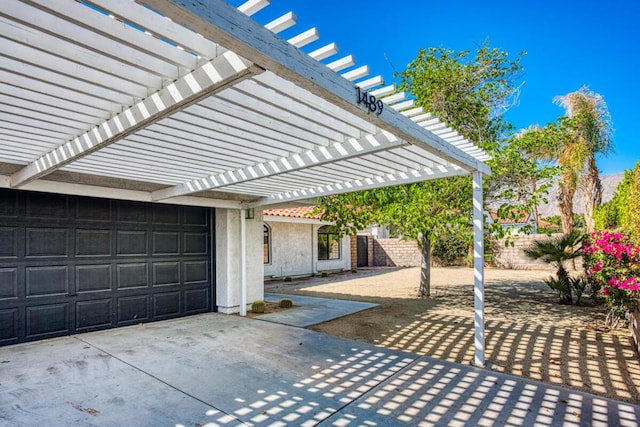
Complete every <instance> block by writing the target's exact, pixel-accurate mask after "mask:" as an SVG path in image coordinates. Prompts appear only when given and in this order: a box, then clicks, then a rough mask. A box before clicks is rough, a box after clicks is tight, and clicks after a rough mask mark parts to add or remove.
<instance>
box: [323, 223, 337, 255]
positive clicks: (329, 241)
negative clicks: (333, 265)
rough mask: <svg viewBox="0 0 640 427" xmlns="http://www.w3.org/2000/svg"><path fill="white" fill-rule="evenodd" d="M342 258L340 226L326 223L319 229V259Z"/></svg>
mask: <svg viewBox="0 0 640 427" xmlns="http://www.w3.org/2000/svg"><path fill="white" fill-rule="evenodd" d="M329 259H340V234H339V232H338V227H334V226H330V225H325V226H322V227H320V228H319V229H318V260H321V261H322V260H329Z"/></svg>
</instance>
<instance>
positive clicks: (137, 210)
mask: <svg viewBox="0 0 640 427" xmlns="http://www.w3.org/2000/svg"><path fill="white" fill-rule="evenodd" d="M116 210H117V215H116V218H117V219H118V222H132V223H139V224H143V223H146V222H147V221H148V217H149V212H148V211H149V205H148V204H147V203H142V202H127V201H121V200H119V201H116Z"/></svg>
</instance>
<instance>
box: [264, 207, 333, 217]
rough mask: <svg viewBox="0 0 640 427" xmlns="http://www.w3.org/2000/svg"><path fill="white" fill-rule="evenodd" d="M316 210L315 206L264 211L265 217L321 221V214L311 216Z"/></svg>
mask: <svg viewBox="0 0 640 427" xmlns="http://www.w3.org/2000/svg"><path fill="white" fill-rule="evenodd" d="M314 209H315V206H300V207H297V208H283V209H265V210H263V211H262V213H263V214H264V216H280V217H286V218H306V219H320V217H321V215H320V214H315V215H311V212H312V211H313V210H314Z"/></svg>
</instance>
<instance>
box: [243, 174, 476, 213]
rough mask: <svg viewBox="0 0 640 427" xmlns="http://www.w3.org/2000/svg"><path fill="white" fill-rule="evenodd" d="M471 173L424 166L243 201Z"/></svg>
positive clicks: (261, 203)
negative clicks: (422, 167)
mask: <svg viewBox="0 0 640 427" xmlns="http://www.w3.org/2000/svg"><path fill="white" fill-rule="evenodd" d="M468 174H469V173H468V172H467V171H466V170H464V169H462V168H459V167H457V166H453V167H449V168H445V167H439V168H435V169H430V168H424V169H420V170H417V169H414V170H409V171H406V172H396V173H394V174H385V175H377V176H370V177H366V178H362V179H357V180H353V181H347V182H337V183H333V184H328V185H322V186H317V187H310V188H300V189H298V190H294V191H288V192H286V193H278V194H274V195H271V196H269V197H263V198H261V199H259V200H257V201H255V202H246V203H243V206H244V207H245V208H255V207H265V206H270V205H275V204H279V203H290V202H297V201H301V200H308V199H313V198H316V197H323V196H331V195H334V194H342V193H350V192H353V191H363V190H370V189H373V188H381V187H390V186H394V185H403V184H413V183H416V182H422V181H427V180H430V179H440V178H449V177H452V176H461V175H468Z"/></svg>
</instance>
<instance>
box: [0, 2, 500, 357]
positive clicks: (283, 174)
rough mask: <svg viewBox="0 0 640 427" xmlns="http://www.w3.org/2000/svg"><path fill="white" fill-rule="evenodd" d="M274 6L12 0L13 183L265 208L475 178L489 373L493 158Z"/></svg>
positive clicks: (9, 104) (4, 143) (1, 135)
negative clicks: (264, 12)
mask: <svg viewBox="0 0 640 427" xmlns="http://www.w3.org/2000/svg"><path fill="white" fill-rule="evenodd" d="M267 4H268V1H267V0H250V1H247V2H246V3H244V4H242V5H241V6H240V7H238V8H237V9H236V8H234V7H232V6H231V5H229V4H228V3H226V2H225V1H224V0H174V1H171V0H138V1H132V0H88V1H81V2H80V1H75V0H24V1H19V0H4V1H2V2H0V27H1V28H2V31H1V32H0V37H1V40H0V57H1V58H2V66H1V67H0V106H1V108H0V187H4V188H15V189H23V190H32V191H46V192H55V193H64V194H74V195H85V196H94V197H108V198H115V199H126V200H138V201H146V202H158V203H172V204H183V205H197V206H209V207H219V208H226V209H254V208H262V207H266V206H277V205H291V204H295V203H303V202H308V201H309V200H312V199H314V198H316V197H320V196H326V195H331V194H338V193H344V192H350V191H357V190H364V189H371V188H379V187H384V186H390V185H398V184H407V183H414V182H420V181H425V180H430V179H439V178H447V177H451V176H457V175H469V174H471V175H472V176H473V184H474V192H473V198H474V233H475V251H474V252H475V263H474V265H475V283H474V284H475V309H476V314H475V331H476V332H475V348H476V353H475V363H476V365H478V366H482V365H483V364H484V319H483V312H484V309H483V300H484V290H483V246H482V241H483V231H482V222H483V221H482V199H483V197H482V178H483V175H488V174H490V169H489V168H488V167H487V166H486V165H485V164H484V163H483V162H484V161H486V160H488V159H489V157H488V156H487V155H486V153H484V152H483V151H482V150H481V149H479V148H478V147H476V146H474V145H473V144H472V143H471V142H469V141H468V140H466V139H465V138H464V137H462V136H461V135H459V134H458V133H457V132H456V131H455V130H453V129H451V128H450V127H448V126H447V124H446V123H443V122H441V121H440V120H439V119H438V118H437V117H434V116H432V115H431V114H429V113H428V112H425V111H423V110H422V109H421V108H419V107H415V105H414V103H413V101H412V100H408V99H407V98H406V96H405V94H403V93H397V91H396V89H395V87H394V86H393V85H387V86H385V84H384V82H383V79H382V78H381V77H379V76H378V77H369V69H368V67H366V66H360V67H358V66H356V65H355V62H354V59H353V57H352V56H350V55H347V56H344V57H339V56H336V55H337V47H336V45H335V44H334V43H329V44H326V45H323V44H320V45H318V46H319V47H312V46H314V45H317V43H316V40H317V39H318V38H319V35H318V32H317V30H316V29H310V30H307V31H304V32H301V33H300V34H298V35H296V36H294V37H291V38H289V39H288V40H285V39H283V38H281V37H280V36H279V35H278V33H279V32H282V31H284V30H286V29H288V28H290V27H291V26H292V25H294V23H295V16H294V15H293V14H291V13H289V14H286V15H284V16H282V17H280V18H278V19H276V20H274V21H272V22H269V23H266V24H264V25H263V24H260V23H258V22H256V21H254V20H253V19H252V18H251V15H253V14H254V13H256V12H257V11H259V10H260V9H262V8H263V7H265V6H266V5H267ZM365 93H366V94H367V95H366V96H367V100H373V99H372V98H371V97H375V99H376V100H382V101H383V102H382V103H378V104H371V105H367V103H363V102H359V101H360V100H361V99H362V96H363V94H365ZM358 95H360V96H358ZM241 218H244V215H242V216H241ZM240 230H241V235H242V239H241V242H244V237H245V236H244V234H245V227H244V224H243V222H242V221H241V227H240ZM243 247H244V246H243ZM245 252H246V249H244V250H243V255H242V267H241V268H242V269H243V270H244V266H245V263H246V253H245ZM243 286H244V285H243ZM243 289H244V287H243ZM243 296H244V297H245V301H243V303H244V304H241V310H242V307H244V308H245V309H246V295H245V294H243Z"/></svg>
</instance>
